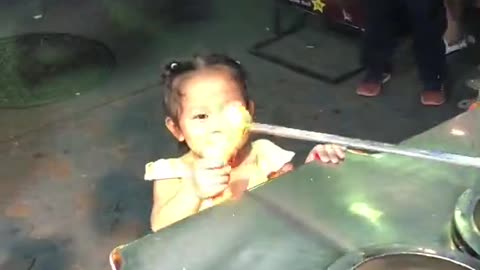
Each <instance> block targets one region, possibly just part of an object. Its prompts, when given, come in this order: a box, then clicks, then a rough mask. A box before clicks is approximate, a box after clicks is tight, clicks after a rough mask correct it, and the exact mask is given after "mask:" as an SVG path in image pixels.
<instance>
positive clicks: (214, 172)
mask: <svg viewBox="0 0 480 270" xmlns="http://www.w3.org/2000/svg"><path fill="white" fill-rule="evenodd" d="M231 170H232V169H231V167H230V166H228V165H227V166H221V167H218V166H216V165H213V164H212V163H211V162H207V161H205V160H202V161H199V162H197V165H196V167H195V169H194V170H193V173H192V183H193V189H194V191H195V194H196V195H197V197H198V198H199V199H201V200H204V199H208V198H212V197H214V196H215V195H218V194H220V193H222V192H223V191H224V190H225V189H226V188H227V187H228V181H229V178H230V172H231Z"/></svg>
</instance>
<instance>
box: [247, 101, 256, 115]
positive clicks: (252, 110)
mask: <svg viewBox="0 0 480 270" xmlns="http://www.w3.org/2000/svg"><path fill="white" fill-rule="evenodd" d="M247 109H248V112H249V113H250V115H251V116H252V118H253V116H254V115H255V102H253V100H249V101H248V106H247Z"/></svg>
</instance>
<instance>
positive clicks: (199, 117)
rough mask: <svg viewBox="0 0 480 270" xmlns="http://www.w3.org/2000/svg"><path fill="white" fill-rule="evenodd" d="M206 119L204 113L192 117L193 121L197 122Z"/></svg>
mask: <svg viewBox="0 0 480 270" xmlns="http://www.w3.org/2000/svg"><path fill="white" fill-rule="evenodd" d="M207 118H208V114H206V113H199V114H196V115H194V116H193V119H198V120H205V119H207Z"/></svg>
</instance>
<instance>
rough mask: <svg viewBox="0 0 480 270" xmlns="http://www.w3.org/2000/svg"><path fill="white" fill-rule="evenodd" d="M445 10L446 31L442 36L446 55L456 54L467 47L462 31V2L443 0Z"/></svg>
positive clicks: (458, 0)
mask: <svg viewBox="0 0 480 270" xmlns="http://www.w3.org/2000/svg"><path fill="white" fill-rule="evenodd" d="M444 2H445V7H446V9H447V30H446V31H445V34H444V37H443V38H444V40H445V44H446V54H447V55H448V54H450V53H453V52H456V51H458V50H461V49H464V48H466V47H467V46H468V44H467V41H466V40H465V35H464V33H463V29H462V21H461V19H462V15H463V8H464V0H445V1H444Z"/></svg>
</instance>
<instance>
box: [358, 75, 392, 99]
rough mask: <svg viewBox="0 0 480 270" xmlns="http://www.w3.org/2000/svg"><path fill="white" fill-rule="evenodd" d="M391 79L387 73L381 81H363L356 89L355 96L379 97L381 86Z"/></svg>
mask: <svg viewBox="0 0 480 270" xmlns="http://www.w3.org/2000/svg"><path fill="white" fill-rule="evenodd" d="M391 77H392V76H391V75H390V74H389V73H384V74H383V75H382V79H381V80H379V81H375V80H368V79H366V80H363V82H361V83H360V85H359V86H358V88H357V95H359V96H364V97H376V96H378V95H380V93H381V92H382V89H383V85H385V84H386V83H387V82H388V81H389V80H390V78H391Z"/></svg>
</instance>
